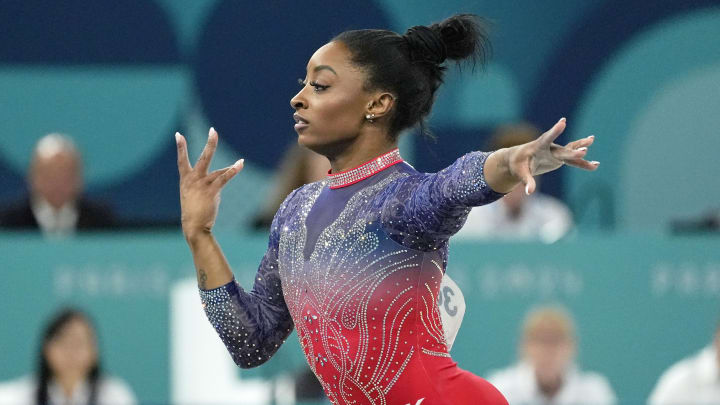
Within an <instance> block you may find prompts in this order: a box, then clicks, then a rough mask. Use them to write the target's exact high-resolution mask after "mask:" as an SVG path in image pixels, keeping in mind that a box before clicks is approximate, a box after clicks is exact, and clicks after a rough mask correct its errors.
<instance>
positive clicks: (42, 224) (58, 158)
mask: <svg viewBox="0 0 720 405" xmlns="http://www.w3.org/2000/svg"><path fill="white" fill-rule="evenodd" d="M28 189H29V192H30V193H29V195H28V196H26V197H25V198H23V199H22V200H21V201H19V202H18V203H16V204H13V205H12V206H11V207H9V208H7V209H5V210H3V211H2V212H0V226H1V227H4V228H11V229H40V230H41V231H42V232H43V234H45V235H52V236H66V235H69V234H72V233H74V232H75V230H86V229H98V228H106V227H109V226H112V225H113V223H114V221H113V218H112V215H111V213H110V212H109V211H108V210H107V209H106V208H104V207H101V206H99V205H97V204H95V203H93V202H90V201H88V200H87V199H85V198H83V197H82V192H83V174H82V159H81V156H80V152H78V150H77V148H76V147H75V144H74V143H73V142H72V140H71V139H70V138H68V137H67V136H65V135H61V134H49V135H46V136H44V137H43V138H41V139H40V140H39V141H38V143H37V144H36V145H35V150H34V153H33V157H32V161H31V163H30V171H29V173H28Z"/></svg>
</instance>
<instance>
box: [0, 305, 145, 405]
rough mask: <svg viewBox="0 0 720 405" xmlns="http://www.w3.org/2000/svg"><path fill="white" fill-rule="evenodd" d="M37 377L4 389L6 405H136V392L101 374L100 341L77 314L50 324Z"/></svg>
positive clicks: (1, 398) (0, 388)
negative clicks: (98, 344)
mask: <svg viewBox="0 0 720 405" xmlns="http://www.w3.org/2000/svg"><path fill="white" fill-rule="evenodd" d="M38 358H39V363H38V369H37V372H36V374H35V375H33V376H26V377H22V378H19V379H17V380H14V381H10V382H6V383H3V384H0V405H89V404H92V405H135V404H136V402H137V401H136V400H135V396H134V395H133V393H132V391H131V390H130V388H129V387H128V386H127V385H126V384H125V383H124V382H122V381H120V380H118V379H115V378H110V377H106V376H104V375H103V374H102V372H101V369H100V355H99V353H98V346H97V336H96V334H95V331H94V329H93V327H92V325H91V323H90V320H89V319H88V317H87V316H86V315H85V314H83V313H82V312H79V311H77V310H72V309H67V310H63V311H61V312H60V313H58V314H57V315H56V316H55V317H53V318H52V319H51V320H50V322H49V323H48V325H47V327H46V329H45V331H44V333H43V338H42V344H41V346H40V348H39V350H38Z"/></svg>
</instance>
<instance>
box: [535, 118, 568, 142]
mask: <svg viewBox="0 0 720 405" xmlns="http://www.w3.org/2000/svg"><path fill="white" fill-rule="evenodd" d="M564 130H565V117H563V118H560V121H558V122H556V123H555V125H553V127H552V128H550V129H549V130H548V131H547V132H545V133H544V134H542V135H541V136H540V141H541V142H543V143H546V144H548V145H549V144H551V143H553V142H554V141H555V139H557V137H558V136H560V134H562V133H563V131H564Z"/></svg>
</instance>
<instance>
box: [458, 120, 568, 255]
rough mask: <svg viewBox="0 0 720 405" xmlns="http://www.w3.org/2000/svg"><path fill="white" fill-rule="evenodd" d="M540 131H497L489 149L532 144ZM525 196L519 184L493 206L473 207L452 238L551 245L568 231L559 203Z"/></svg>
mask: <svg viewBox="0 0 720 405" xmlns="http://www.w3.org/2000/svg"><path fill="white" fill-rule="evenodd" d="M539 135H540V131H539V130H538V129H537V128H535V127H533V126H532V125H530V124H526V123H521V124H513V125H506V126H502V127H500V128H498V130H497V131H496V132H495V134H494V135H493V137H492V139H491V141H490V149H491V150H498V149H502V148H509V147H512V146H516V145H521V144H524V143H527V142H531V141H534V140H535V139H536V138H537V137H538V136H539ZM535 181H536V182H537V185H538V188H537V189H536V191H535V192H534V193H533V194H532V195H530V196H527V195H525V189H524V188H523V186H522V184H521V185H520V186H518V187H515V188H514V189H513V190H512V191H511V192H509V193H508V194H507V195H505V197H503V198H502V199H500V201H498V202H497V203H495V204H488V205H484V206H482V207H475V208H473V209H472V211H470V215H469V216H468V219H467V221H466V222H465V225H464V226H463V227H462V229H460V231H459V232H458V233H457V235H455V238H463V239H501V240H541V241H543V242H547V243H552V242H555V241H557V240H558V239H560V238H562V237H563V236H564V235H565V234H567V232H568V231H570V229H571V228H572V225H573V224H572V222H573V221H572V214H571V213H570V210H569V209H568V208H567V207H566V206H565V204H563V203H562V202H561V201H560V200H558V199H556V198H553V197H550V196H548V195H545V194H541V193H539V192H538V191H537V190H539V186H540V183H539V181H538V179H536V180H535Z"/></svg>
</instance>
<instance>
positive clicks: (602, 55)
mask: <svg viewBox="0 0 720 405" xmlns="http://www.w3.org/2000/svg"><path fill="white" fill-rule="evenodd" d="M458 12H471V13H476V14H479V15H482V16H485V17H487V18H488V19H489V20H490V21H492V23H493V29H492V35H491V38H492V43H493V48H494V54H493V58H492V59H491V60H490V62H489V64H488V65H487V67H486V68H485V69H482V70H481V69H475V71H473V70H472V69H470V68H466V69H463V70H462V71H458V70H457V69H450V70H449V71H448V75H447V79H446V82H445V84H444V85H443V86H442V87H441V89H440V91H439V95H438V99H437V102H436V104H435V107H434V110H433V113H432V116H431V118H430V120H429V124H430V125H429V126H430V129H431V130H432V132H433V133H434V134H435V135H436V136H437V140H432V139H427V138H422V137H420V136H417V135H416V134H407V135H405V136H404V138H403V140H402V142H401V146H400V149H401V152H402V154H403V156H404V158H405V159H406V160H407V161H408V162H410V163H411V164H412V165H413V166H415V167H416V168H417V169H418V170H420V171H425V172H434V171H437V170H438V169H441V168H443V167H445V166H447V165H449V164H450V163H452V162H453V161H454V160H455V159H457V158H458V157H460V156H461V155H462V154H464V153H466V152H469V151H472V150H488V148H490V147H491V145H493V143H492V139H493V136H495V135H497V133H498V128H501V127H502V126H504V125H507V124H512V123H520V122H526V123H530V124H532V125H534V126H535V127H537V128H540V129H542V130H545V129H547V128H549V126H550V125H552V124H553V123H554V122H556V121H557V120H558V119H559V118H560V117H563V116H565V117H567V119H568V129H567V130H566V132H565V133H564V134H563V135H562V137H561V138H560V143H565V142H568V141H570V140H573V139H576V138H580V137H584V136H587V135H590V134H595V135H596V141H595V144H594V145H593V146H592V148H591V150H590V155H589V158H590V159H592V160H598V161H600V162H601V163H602V164H601V165H600V169H599V170H598V171H597V172H595V173H592V174H589V173H587V172H583V171H580V170H570V169H563V170H559V171H557V172H555V173H552V174H550V175H546V176H543V177H542V184H541V186H540V187H541V190H542V192H543V193H544V194H545V195H546V196H548V198H552V200H553V201H555V202H557V203H558V204H562V206H563V207H564V208H562V209H563V210H565V211H564V214H563V215H565V217H567V218H570V219H569V222H568V224H569V225H567V226H566V227H563V230H562V231H561V232H559V231H558V232H554V233H552V235H551V236H547V232H545V233H543V232H542V231H537V232H534V233H533V232H529V233H523V235H522V237H518V238H501V239H500V240H498V239H494V238H492V237H487V235H486V236H484V237H477V238H475V237H473V236H472V235H471V236H467V237H463V238H458V240H457V241H453V243H452V244H451V255H450V262H449V265H448V270H447V271H448V274H450V275H451V276H452V277H453V278H454V279H455V281H456V282H457V284H458V285H459V286H460V288H461V289H462V290H463V292H464V296H465V300H466V302H467V310H466V313H465V319H464V323H463V327H462V329H461V330H460V333H459V335H458V337H457V340H456V342H455V346H454V347H453V349H452V354H453V357H454V359H455V360H456V361H458V363H459V365H460V366H461V367H462V368H464V369H467V370H470V371H472V372H474V373H476V374H478V375H481V376H488V375H489V374H490V373H491V372H492V371H493V370H497V369H502V368H503V367H506V366H508V365H509V364H513V363H514V362H515V361H516V360H518V358H519V357H521V354H522V352H523V351H522V350H520V347H521V346H522V345H523V342H524V340H523V339H524V338H523V336H524V335H523V333H524V332H523V331H524V330H525V329H524V328H523V322H524V320H525V319H526V318H525V317H526V314H527V312H528V311H529V310H531V309H532V308H535V307H537V306H542V305H546V304H552V305H559V306H562V307H564V308H567V310H568V311H569V313H571V314H572V318H573V319H574V322H575V327H574V334H573V336H574V338H575V340H576V342H577V357H576V359H575V360H574V362H575V363H576V364H580V365H581V366H582V369H587V370H592V371H594V372H596V373H599V374H601V375H603V376H604V377H605V378H606V379H607V381H608V382H609V384H610V385H611V386H612V390H613V391H614V394H615V396H616V397H617V403H619V404H628V405H630V404H643V403H647V402H648V398H649V396H650V394H651V391H652V390H653V388H654V387H655V386H656V383H657V382H658V379H659V378H660V376H661V374H662V373H663V372H664V371H665V370H667V369H668V367H670V366H671V365H672V364H674V363H675V362H677V361H680V360H681V359H683V358H685V357H688V356H692V355H693V354H694V353H697V352H699V351H700V350H701V349H702V348H703V347H706V346H709V345H710V344H711V342H712V341H713V336H714V334H715V331H716V329H717V326H718V320H719V319H720V307H719V306H718V303H719V302H720V236H719V235H718V223H720V181H719V180H718V178H719V176H718V175H719V174H720V171H719V170H718V165H717V161H718V160H717V151H718V150H720V130H719V128H720V1H718V0H704V1H703V0H695V1H691V0H657V1H654V2H652V4H650V3H648V2H646V1H640V0H622V1H620V0H593V1H582V2H566V1H556V0H548V1H542V2H537V1H529V0H522V1H515V2H489V1H468V0H446V1H443V2H437V1H405V0H363V1H346V2H342V4H341V3H333V2H319V1H305V2H295V1H285V0H282V1H266V2H259V1H253V2H251V1H240V0H232V1H231V0H203V1H200V0H143V1H133V0H127V1H121V2H118V1H109V0H93V1H79V0H66V1H63V2H41V1H30V0H3V1H2V2H0V27H2V31H3V33H4V34H3V35H1V36H0V212H4V213H5V214H4V218H5V219H4V223H3V222H2V221H0V225H3V226H4V230H0V257H2V260H0V272H1V274H2V282H0V325H1V326H0V380H3V381H11V380H13V379H16V378H18V377H21V376H23V375H29V374H32V373H34V372H35V371H36V369H37V363H38V356H40V355H41V353H42V347H44V346H43V335H42V333H43V331H44V328H45V327H46V325H47V322H48V321H49V319H50V318H51V317H52V316H53V314H56V313H57V311H58V310H60V309H61V308H63V307H66V306H68V305H70V306H73V307H77V308H81V309H82V310H83V311H84V312H85V313H86V314H87V315H88V317H89V318H91V319H92V321H93V325H94V334H95V335H96V336H97V342H98V347H97V351H98V353H100V354H101V358H102V369H103V372H104V373H105V374H107V375H112V376H116V377H117V378H119V379H121V380H122V381H123V382H122V384H124V386H125V388H126V389H127V390H129V391H132V396H134V400H135V401H137V403H141V404H193V405H195V404H197V405H202V404H210V403H212V404H226V403H227V404H257V405H262V404H275V403H278V404H283V403H285V404H292V403H295V402H296V400H298V399H299V397H300V396H301V395H300V394H299V393H300V392H301V391H302V389H301V388H303V387H305V383H304V382H303V381H304V380H303V378H304V377H303V373H304V371H303V370H304V368H303V367H304V364H305V362H304V359H303V357H302V354H301V350H300V348H299V343H298V342H297V339H296V338H294V335H293V338H291V339H290V340H289V341H288V342H287V343H286V344H285V347H284V348H282V349H281V350H280V351H279V352H278V354H277V355H276V356H275V357H274V358H273V359H272V360H271V361H270V362H268V363H267V364H266V365H264V366H262V367H260V368H258V369H253V370H242V371H240V370H239V369H236V368H234V367H233V365H232V361H231V360H230V358H229V356H228V355H227V354H226V353H225V352H224V348H223V347H222V344H221V342H220V340H219V339H218V338H217V337H216V336H215V335H214V332H213V331H212V329H211V328H210V326H209V324H208V323H207V321H205V320H204V315H203V314H202V310H201V308H200V305H199V298H198V297H197V292H196V290H195V288H196V287H195V286H194V282H193V281H192V279H188V278H192V277H193V275H194V270H193V266H192V259H191V256H190V253H189V250H188V249H187V248H186V246H185V244H184V240H183V238H182V234H181V231H180V228H179V214H180V210H179V204H178V190H177V183H178V176H177V168H176V164H175V160H176V151H175V143H174V137H173V134H174V133H175V131H180V132H181V133H183V134H185V135H186V136H187V137H188V141H189V148H190V154H191V159H192V158H193V157H196V156H198V155H199V151H200V150H201V149H202V147H203V145H204V142H205V139H206V137H207V130H208V128H209V127H210V126H214V127H215V128H216V129H217V130H218V132H219V134H220V147H219V149H218V152H217V154H216V157H215V161H214V164H213V165H214V167H222V166H225V165H228V164H231V163H232V162H234V161H235V160H237V159H239V158H244V159H245V162H246V163H245V169H244V170H243V172H242V174H241V175H240V176H238V178H236V179H234V180H233V181H232V182H231V183H230V184H229V186H228V187H226V189H225V190H224V191H223V202H222V205H221V209H220V214H219V217H218V221H217V225H216V232H217V234H218V239H219V240H220V242H221V244H222V245H223V247H224V249H225V252H226V254H227V256H228V258H229V260H230V262H231V264H232V266H233V268H234V270H235V272H236V277H237V279H238V280H239V281H240V282H241V283H243V284H245V285H247V284H249V283H250V282H251V280H252V278H253V276H254V271H255V269H256V267H257V264H258V263H259V261H260V258H261V256H262V253H263V252H264V249H265V246H266V243H267V242H266V237H267V235H266V232H265V230H264V227H263V225H262V224H263V223H264V222H263V219H262V218H261V217H262V214H263V212H267V211H270V212H272V211H273V210H272V209H268V204H270V205H272V204H273V203H272V202H271V201H272V200H273V195H277V194H282V191H281V190H282V187H281V186H278V184H282V183H283V181H284V180H283V176H285V175H287V173H288V170H287V169H285V170H280V171H279V172H278V168H279V167H281V165H282V164H287V161H288V160H292V159H293V157H292V156H293V153H292V148H293V145H294V144H295V143H296V138H295V137H296V134H295V132H294V130H293V127H292V124H293V120H292V117H291V113H292V109H291V108H290V105H289V100H290V97H292V96H293V95H294V94H295V93H296V92H297V91H298V90H299V87H298V84H297V79H298V78H303V77H304V75H305V65H306V63H307V60H308V59H309V57H310V56H311V55H312V53H313V52H314V51H315V49H317V48H318V47H320V46H322V45H323V44H324V43H326V42H327V41H328V40H329V39H331V38H332V37H333V36H334V35H335V34H337V33H340V32H342V31H344V30H347V29H354V28H387V29H391V30H393V31H398V32H401V33H402V32H404V31H405V30H406V29H407V28H409V27H410V26H413V25H419V24H430V23H432V22H437V21H440V20H442V19H443V18H445V17H448V16H450V15H452V14H455V13H458ZM51 133H61V134H65V135H67V137H59V138H52V139H50V141H52V142H50V141H48V142H45V143H46V144H47V145H45V144H42V145H41V144H40V143H38V141H39V140H40V139H41V138H42V137H43V136H45V135H47V134H51ZM65 139H71V142H70V143H68V144H66V143H65V142H64V141H63V140H65ZM67 145H70V146H67ZM63 151H64V152H67V153H66V157H67V156H69V157H67V160H62V159H60V160H58V158H57V156H59V155H58V154H59V153H61V152H63ZM43 159H50V160H51V161H50V162H49V163H48V162H46V161H44V160H43ZM53 159H54V160H53ZM283 161H285V163H283ZM58 162H60V163H58ZM62 162H65V163H62ZM68 162H69V163H68ZM63 164H65V166H63ZM44 165H45V166H44ZM53 165H56V166H53ZM57 165H59V166H57ZM59 167H70V169H69V170H70V173H71V174H70V175H69V176H70V177H69V179H67V178H64V179H63V178H59V177H55V178H54V177H52V176H50V177H49V178H48V177H47V175H46V177H43V178H42V179H41V178H40V177H39V176H41V174H39V173H43V169H42V168H44V171H45V172H48V173H50V174H54V175H58V173H60V170H61V169H59ZM284 167H285V166H284ZM290 170H291V171H292V170H300V169H290ZM43 179H45V180H44V181H45V182H46V183H49V184H50V186H47V187H45V188H50V189H53V185H55V186H56V185H58V184H70V183H72V184H73V185H74V186H73V187H70V189H71V190H70V191H68V193H69V195H71V197H73V198H75V200H74V201H78V202H77V203H74V205H73V207H80V208H83V207H86V206H87V207H88V209H87V212H90V213H91V214H92V215H90V214H87V215H86V214H83V213H82V212H83V211H82V209H81V210H79V211H78V212H80V214H77V212H75V211H72V213H70V214H68V217H67V218H74V219H73V220H70V222H72V224H74V225H71V226H69V227H63V225H62V224H63V221H64V220H63V219H59V220H58V222H52V221H53V220H42V219H38V218H36V221H35V222H36V223H35V225H34V229H33V226H27V224H25V225H23V224H21V223H15V222H13V221H14V220H13V218H14V219H17V218H19V215H20V214H18V213H20V212H26V213H28V218H30V214H29V213H30V212H31V211H32V212H33V213H35V215H37V213H38V212H42V207H39V208H38V206H36V205H33V206H32V209H31V210H30V209H28V207H25V208H23V204H25V205H28V201H29V197H28V196H32V195H36V194H37V193H38V190H42V189H43V186H42V184H43ZM298 185H299V184H298ZM287 191H290V190H287ZM48 193H50V194H52V193H55V194H62V191H58V190H55V191H52V190H51V191H49V192H48ZM48 195H49V194H48ZM46 199H47V201H48V202H50V203H52V199H51V198H50V197H47V198H46ZM33 201H34V200H33ZM269 201H270V202H269ZM498 204H500V203H498ZM50 205H52V204H50ZM60 205H62V204H60ZM23 209H24V210H25V211H23ZM76 214H77V215H79V217H78V216H77V215H76ZM41 217H42V216H41ZM88 217H92V218H94V219H95V220H94V221H91V220H88V222H84V219H83V218H88ZM62 218H66V217H62ZM78 218H79V219H78ZM28 221H29V222H31V223H32V222H33V221H32V220H28ZM48 221H49V222H48ZM16 222H17V221H16ZM566 222H567V221H566ZM48 224H50V225H48ZM53 224H54V225H53ZM490 234H491V235H492V232H491V233H490ZM188 280H190V281H188ZM206 342H207V344H205V343H206ZM228 362H229V364H228ZM308 384H309V383H308ZM717 384H720V377H718V382H717ZM716 388H717V387H716ZM716 392H720V389H718V391H716ZM1 399H2V396H1V395H0V400H1ZM716 400H717V403H720V395H719V396H718V397H717V398H716ZM0 402H1V401H0ZM110 403H112V402H110ZM298 403H300V402H298ZM318 403H322V402H318ZM550 403H552V402H550Z"/></svg>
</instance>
